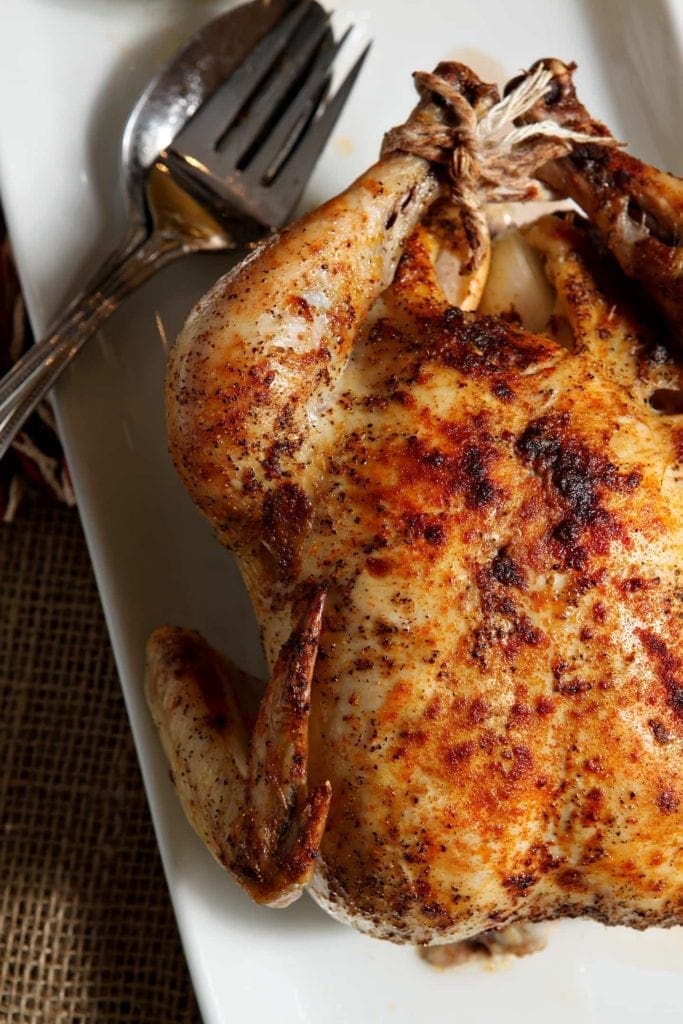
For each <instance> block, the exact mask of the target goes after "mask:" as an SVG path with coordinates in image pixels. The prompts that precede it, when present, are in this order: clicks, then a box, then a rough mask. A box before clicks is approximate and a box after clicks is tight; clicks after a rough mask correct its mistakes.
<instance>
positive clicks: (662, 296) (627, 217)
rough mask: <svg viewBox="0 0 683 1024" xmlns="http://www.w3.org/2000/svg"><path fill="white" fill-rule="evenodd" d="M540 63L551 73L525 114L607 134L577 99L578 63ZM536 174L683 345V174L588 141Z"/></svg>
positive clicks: (533, 117)
mask: <svg viewBox="0 0 683 1024" xmlns="http://www.w3.org/2000/svg"><path fill="white" fill-rule="evenodd" d="M539 63H541V64H543V65H545V66H546V67H548V68H549V69H550V70H552V71H553V74H554V77H553V81H552V83H551V86H550V88H549V89H548V92H547V93H546V95H545V97H544V99H543V100H542V101H540V102H539V103H538V104H537V105H536V107H535V108H534V110H533V112H532V113H531V114H529V115H527V116H526V118H525V120H526V121H533V120H539V121H540V120H552V121H555V122H556V123H558V124H560V125H562V126H563V127H565V128H570V129H573V130H575V131H581V132H585V133H587V134H589V135H600V136H604V135H608V134H609V132H608V130H607V129H606V128H605V126H604V125H603V124H601V123H600V122H599V121H596V120H595V118H593V117H591V115H590V114H589V113H588V111H587V110H586V108H585V107H584V106H583V105H582V104H581V103H580V101H579V100H578V98H577V95H576V91H575V88H574V83H573V81H572V76H571V72H572V70H573V65H572V66H567V65H566V64H563V63H562V62H561V61H559V60H546V61H540V62H539ZM535 67H537V65H534V68H535ZM534 68H532V69H531V70H533V69H534ZM514 81H517V80H516V79H515V80H514ZM512 84H513V83H510V85H512ZM539 177H540V178H542V179H543V180H544V181H545V182H547V184H549V185H550V186H551V187H552V188H553V189H555V190H556V191H557V192H558V193H559V194H560V195H563V196H568V197H570V198H571V199H574V200H575V201H576V202H577V203H578V205H579V206H580V207H581V209H582V210H584V211H585V213H586V214H587V215H588V217H589V218H590V219H591V221H592V222H593V223H594V224H595V226H596V227H597V228H598V230H599V231H600V233H601V235H602V237H603V238H604V240H605V243H606V244H607V245H608V247H609V248H610V250H611V251H612V253H613V254H614V256H615V257H616V259H617V260H618V261H619V264H620V265H621V268H622V270H623V271H624V272H625V273H626V274H628V276H629V277H632V278H635V279H636V280H637V281H639V282H640V283H641V284H642V285H643V287H644V288H645V289H646V291H647V292H648V293H649V295H650V297H651V298H652V299H653V300H654V301H655V303H656V304H657V305H659V306H660V307H661V308H662V309H663V310H664V312H665V314H666V315H667V316H668V318H669V320H670V321H671V323H672V325H673V327H674V331H675V334H676V338H677V341H678V344H679V346H680V345H683V237H681V224H682V223H683V180H681V178H678V177H676V176H675V175H673V174H666V173H665V172H664V171H660V170H658V169H657V168H656V167H651V166H649V165H648V164H644V163H643V162H642V160H638V159H637V158H636V157H634V156H632V155H631V154H629V153H626V152H624V151H623V150H622V149H615V148H613V147H609V146H596V145H592V144H591V143H587V144H585V145H582V146H577V147H575V148H574V150H573V152H572V153H571V154H570V155H569V156H567V157H564V158H563V159H561V160H554V161H551V162H549V163H548V164H546V166H545V167H544V168H542V170H541V171H540V173H539Z"/></svg>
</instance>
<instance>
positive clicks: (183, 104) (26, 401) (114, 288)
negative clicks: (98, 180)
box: [0, 0, 289, 458]
mask: <svg viewBox="0 0 683 1024" xmlns="http://www.w3.org/2000/svg"><path fill="white" fill-rule="evenodd" d="M288 6H289V3H288V0H271V2H270V3H266V4H264V3H263V2H262V0H252V2H251V3H246V4H243V5H241V6H239V7H235V8H233V9H231V10H229V11H227V12H225V13H224V14H222V15H220V16H219V17H218V18H215V19H214V20H213V21H211V22H209V23H208V24H207V25H205V26H204V27H203V28H201V29H199V31H198V32H197V33H195V35H194V36H192V38H191V39H190V40H189V42H188V43H187V44H186V45H185V46H184V47H183V48H182V49H181V50H179V51H177V52H176V53H175V54H174V56H173V57H172V59H171V60H170V62H169V63H168V64H167V65H165V66H164V67H163V68H162V69H161V70H160V71H159V72H158V73H157V75H156V76H155V77H154V79H153V80H152V81H151V83H150V84H149V86H148V87H147V89H146V90H145V92H144V93H143V95H142V96H141V97H140V99H139V101H138V102H137V104H136V106H135V108H134V109H133V111H132V113H131V115H130V117H129V119H128V122H127V124H126V128H125V130H124V133H123V140H122V145H121V180H122V184H123V190H124V195H125V201H126V212H127V227H126V233H125V236H124V238H123V240H122V242H121V244H120V245H119V247H118V248H117V249H116V251H115V252H113V253H112V254H111V256H110V257H109V258H108V259H107V260H106V262H105V263H104V264H103V265H102V266H101V267H100V269H99V270H98V271H97V273H96V274H95V275H94V276H93V278H92V279H91V280H90V281H89V282H88V284H87V285H86V286H85V288H84V289H83V290H82V291H81V292H80V293H79V294H78V295H77V296H76V297H75V298H74V299H73V300H72V301H71V303H70V304H69V306H68V307H67V308H66V310H65V311H64V313H63V314H62V315H61V316H60V317H59V319H58V320H57V321H56V322H55V323H54V324H53V325H52V327H51V329H50V332H49V334H48V336H47V337H46V339H45V340H44V342H41V343H39V344H38V345H35V346H34V347H33V348H32V349H31V350H30V351H29V352H28V353H27V354H26V355H25V356H23V357H22V359H21V360H20V361H19V362H18V363H17V364H15V366H14V367H13V368H12V369H11V370H10V371H9V373H7V374H6V376H5V377H4V378H3V379H2V381H0V458H2V456H3V455H4V454H5V452H6V451H7V449H8V448H9V447H10V445H11V442H12V439H13V438H14V436H15V435H16V433H17V431H18V430H19V428H20V427H21V425H22V424H23V422H24V421H25V420H26V419H27V417H28V416H29V415H30V413H31V411H32V409H33V408H34V406H35V405H36V403H37V398H38V396H39V393H44V392H45V390H46V384H47V383H48V382H50V384H51V383H52V382H53V381H54V380H55V379H56V377H57V376H58V375H59V373H60V372H61V370H62V369H63V368H64V367H65V366H66V365H67V364H68V362H70V360H71V359H72V358H73V357H74V356H75V355H76V353H77V352H78V351H79V349H80V348H81V346H82V344H83V341H84V339H85V338H86V337H89V336H90V335H92V334H93V333H94V332H95V331H96V330H97V329H98V327H99V326H100V325H101V324H102V323H103V322H104V321H105V320H106V319H107V318H108V317H109V316H110V315H111V313H112V312H113V311H114V309H116V307H117V306H118V304H119V302H120V300H121V299H122V298H123V296H124V295H125V294H127V293H128V292H129V291H131V290H132V288H134V287H136V286H137V285H139V284H141V283H142V282H143V281H145V280H146V279H147V278H148V277H150V276H151V274H152V273H153V272H154V271H155V270H157V269H158V268H160V267H162V266H164V265H165V264H166V263H168V262H170V261H171V260H172V259H174V258H175V257H177V256H178V255H182V254H184V253H189V252H197V251H208V250H217V249H226V248H232V247H233V246H234V242H233V240H232V238H231V237H230V236H229V234H228V232H227V230H226V229H225V227H224V226H222V225H221V224H219V223H218V222H217V221H216V220H214V219H213V218H212V217H210V216H209V215H208V214H206V212H205V211H203V210H202V208H201V206H199V205H198V204H196V203H194V202H192V201H191V200H189V199H188V200H187V201H183V202H182V203H179V204H171V203H169V201H168V200H169V197H168V192H167V190H165V189H163V188H158V187H147V186H148V185H149V178H150V169H151V168H153V165H154V164H155V161H156V160H157V158H158V156H159V154H160V153H161V151H162V150H164V149H165V148H166V147H167V146H168V145H169V144H170V143H171V142H172V140H173V139H174V138H175V137H176V135H177V134H178V132H179V131H180V129H182V128H183V126H184V125H185V124H186V123H187V122H188V121H189V120H190V118H191V117H192V115H193V114H194V113H195V111H196V110H198V108H199V107H200V106H201V105H202V103H203V102H204V100H205V99H206V98H207V97H209V96H210V95H211V94H212V93H213V92H214V91H215V89H216V87H217V86H218V85H219V83H220V82H222V81H223V80H225V79H226V78H227V77H228V76H229V75H230V73H231V72H232V71H233V70H234V69H235V68H236V67H237V66H238V65H239V64H240V63H241V62H242V61H243V60H244V58H245V57H246V56H247V54H248V53H250V52H251V50H252V49H253V47H254V46H255V45H256V43H257V42H258V40H259V39H261V38H262V37H263V36H264V35H265V34H266V32H267V31H268V30H269V29H270V28H271V27H272V26H273V25H274V24H275V23H276V22H277V21H278V20H279V19H280V18H281V17H282V15H283V12H284V11H285V10H286V9H287V8H288ZM152 174H154V172H153V171H152ZM51 352H53V353H54V354H53V355H52V356H51V355H50V353H51Z"/></svg>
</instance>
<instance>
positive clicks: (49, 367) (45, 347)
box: [0, 231, 189, 459]
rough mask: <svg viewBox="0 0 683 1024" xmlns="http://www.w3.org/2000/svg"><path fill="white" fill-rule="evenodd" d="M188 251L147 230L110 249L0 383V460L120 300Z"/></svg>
mask: <svg viewBox="0 0 683 1024" xmlns="http://www.w3.org/2000/svg"><path fill="white" fill-rule="evenodd" d="M187 251H189V247H188V246H187V244H186V242H185V241H184V240H183V239H181V238H180V237H179V236H177V235H176V236H174V235H171V234H165V233H164V232H162V231H153V232H152V233H151V234H150V235H149V236H148V237H147V238H146V239H145V240H144V241H143V242H142V243H141V244H139V245H138V246H137V247H136V248H133V249H131V248H130V247H129V246H124V247H123V248H122V249H121V250H119V251H117V252H116V253H113V254H112V256H111V257H110V258H109V259H108V260H107V262H106V263H105V264H104V265H103V267H102V268H101V269H100V270H99V271H98V273H97V274H96V275H95V277H94V278H93V279H92V281H91V282H90V283H89V285H88V287H87V288H86V289H85V291H84V292H83V293H82V294H81V295H80V296H78V297H77V298H76V299H75V300H74V302H72V304H71V305H70V306H69V308H68V309H67V311H66V313H65V315H64V316H63V317H62V318H61V320H60V321H59V322H58V323H57V324H56V325H55V327H54V328H53V329H52V331H51V332H50V334H49V335H48V336H47V337H46V338H44V339H43V340H42V341H39V342H38V343H37V344H35V345H34V346H32V348H31V349H30V350H29V351H28V352H27V353H26V354H25V355H24V356H22V358H21V359H20V360H19V361H18V362H17V363H15V365H14V366H13V367H12V369H11V370H10V371H9V372H8V373H7V374H6V375H5V376H4V377H3V378H2V380H1V381H0V459H1V458H2V457H3V456H4V455H5V453H6V452H7V450H8V449H9V447H10V445H11V444H12V441H13V440H14V438H15V436H16V434H17V433H18V432H19V430H20V429H21V427H22V426H23V424H24V423H25V421H26V420H27V418H28V417H29V416H30V414H31V413H32V412H33V410H34V409H35V407H36V406H37V405H38V403H39V402H40V401H41V399H43V398H44V397H45V395H46V394H47V392H48V391H49V390H50V388H51V387H52V385H53V384H54V383H55V381H56V380H57V378H58V377H59V376H60V374H61V373H62V372H63V370H64V369H65V368H66V367H67V366H68V365H69V363H70V362H71V361H72V359H74V357H75V356H76V355H77V354H78V352H79V351H80V350H81V348H82V347H83V345H84V344H85V342H86V341H87V340H88V338H90V337H92V335H93V334H94V333H95V332H96V331H97V330H98V328H99V327H101V325H102V324H103V323H104V321H105V320H106V319H107V318H108V317H109V316H111V314H112V313H113V312H114V310H115V309H116V308H117V306H118V305H119V303H120V302H121V300H122V299H123V298H124V297H125V296H126V295H128V294H129V293H130V292H132V291H133V290H134V289H135V288H137V287H138V286H139V285H141V284H142V283H143V282H144V281H146V280H147V278H149V277H151V276H152V274H153V273H154V272H155V271H156V270H158V269H159V268H160V267H163V266H165V264H167V263H170V262H171V261H172V260H173V259H175V258H177V257H178V256H182V255H183V254H184V253H185V252H187Z"/></svg>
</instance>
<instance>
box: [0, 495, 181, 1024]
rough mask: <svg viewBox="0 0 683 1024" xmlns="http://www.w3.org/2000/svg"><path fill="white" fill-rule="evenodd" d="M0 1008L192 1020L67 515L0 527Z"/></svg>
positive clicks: (12, 1019)
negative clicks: (0, 716)
mask: <svg viewBox="0 0 683 1024" xmlns="http://www.w3.org/2000/svg"><path fill="white" fill-rule="evenodd" d="M0 581H1V584H0V704H1V709H2V710H1V715H2V719H1V721H2V725H1V727H0V765H1V766H2V767H1V768H0V771H1V777H0V836H1V839H0V1020H2V1021H7V1022H8V1024H19V1022H21V1024H24V1022H31V1024H33V1022H36V1024H43V1022H45V1024H47V1022H50V1024H62V1022H63V1024H67V1022H68V1024H75V1022H79V1024H86V1022H93V1024H94V1022H97V1024H109V1022H111V1024H114V1022H116V1024H123V1022H124V1021H125V1022H130V1024H133V1022H135V1024H154V1022H159V1024H162V1022H163V1024H184V1022H189V1021H198V1020H199V1013H198V1011H197V1008H196V1004H195V1001H194V996H193V993H192V987H191V984H190V980H189V977H188V973H187V968H186V965H185V962H184V959H183V954H182V950H181V947H180V942H179V939H178V935H177V932H176V928H175V922H174V919H173V914H172V910H171V906H170V903H169V898H168V892H167V889H166V884H165V881H164V877H163V873H162V869H161V863H160V860H159V856H158V853H157V848H156V842H155V839H154V834H153V831H152V826H151V822H150V818H149V813H148V809H147V804H146V801H145V796H144V792H143V788H142V780H141V778H140V773H139V770H138V766H137V761H136V758H135V753H134V750H133V744H132V740H131V736H130V730H129V727H128V721H127V718H126V713H125V710H124V705H123V699H122V696H121V691H120V688H119V682H118V678H117V674H116V669H115V667H114V662H113V659H112V654H111V650H110V646H109V640H108V636H107V632H106V628H105V624H104V620H103V616H102V611H101V607H100V602H99V597H98V594H97V590H96V588H95V583H94V580H93V575H92V570H91V567H90V561H89V558H88V554H87V551H86V547H85V542H84V539H83V535H82V532H81V528H80V523H79V519H78V514H77V512H76V511H75V510H74V509H68V508H65V507H64V506H61V505H59V504H57V503H56V502H55V501H54V500H53V499H51V498H49V497H47V496H46V495H44V494H43V493H40V492H38V491H37V490H36V491H31V492H30V493H29V494H28V495H26V496H25V498H24V500H23V501H22V503H21V505H20V507H19V511H18V514H17V516H16V518H15V521H14V522H12V523H7V524H2V525H0Z"/></svg>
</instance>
